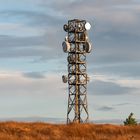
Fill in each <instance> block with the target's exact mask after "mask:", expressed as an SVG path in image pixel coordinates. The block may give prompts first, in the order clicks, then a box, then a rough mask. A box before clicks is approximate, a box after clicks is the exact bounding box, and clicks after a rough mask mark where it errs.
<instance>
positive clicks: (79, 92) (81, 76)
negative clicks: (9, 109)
mask: <svg viewBox="0 0 140 140" xmlns="http://www.w3.org/2000/svg"><path fill="white" fill-rule="evenodd" d="M90 27H91V25H90V24H89V23H88V22H86V20H79V19H73V20H69V21H68V24H65V25H64V26H63V29H64V31H66V32H67V36H66V37H65V41H64V42H63V43H62V47H63V51H64V52H65V53H68V57H67V61H68V75H63V76H62V80H63V82H64V83H68V109H67V123H68V124H69V123H71V122H75V123H84V122H87V121H88V119H89V114H88V105H87V82H88V81H89V77H88V75H87V73H86V53H90V52H91V44H90V43H89V40H88V35H87V30H89V29H90Z"/></svg>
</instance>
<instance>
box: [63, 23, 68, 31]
mask: <svg viewBox="0 0 140 140" xmlns="http://www.w3.org/2000/svg"><path fill="white" fill-rule="evenodd" d="M63 29H64V31H66V32H68V25H67V24H65V25H64V26H63Z"/></svg>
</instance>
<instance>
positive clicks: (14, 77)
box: [0, 71, 65, 96]
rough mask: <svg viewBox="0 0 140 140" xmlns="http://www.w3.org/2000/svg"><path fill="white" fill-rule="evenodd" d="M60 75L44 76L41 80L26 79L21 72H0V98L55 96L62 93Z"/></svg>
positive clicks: (62, 85)
mask: <svg viewBox="0 0 140 140" xmlns="http://www.w3.org/2000/svg"><path fill="white" fill-rule="evenodd" d="M64 87H65V85H64V84H63V83H62V81H61V75H57V74H45V76H44V77H42V78H28V77H27V76H24V74H23V73H21V72H3V71H1V72H0V90H1V93H0V94H1V96H3V95H7V96H15V95H20V94H21V95H25V96H27V95H32V96H34V95H40V96H41V95H42V96H54V95H55V96H57V95H59V94H62V93H63V92H64Z"/></svg>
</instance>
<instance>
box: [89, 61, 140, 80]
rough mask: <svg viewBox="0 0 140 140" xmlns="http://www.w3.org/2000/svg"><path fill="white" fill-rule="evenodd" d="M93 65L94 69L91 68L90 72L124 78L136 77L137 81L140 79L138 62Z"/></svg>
mask: <svg viewBox="0 0 140 140" xmlns="http://www.w3.org/2000/svg"><path fill="white" fill-rule="evenodd" d="M92 65H93V67H92V68H90V66H89V68H90V71H92V72H93V71H94V72H97V73H106V74H110V73H111V74H115V75H120V76H123V77H134V78H135V79H139V77H140V63H139V62H136V63H123V62H122V63H116V64H115V63H114V64H110V65H107V64H105V63H104V64H103V63H102V64H100V65H97V66H94V62H93V64H91V66H92Z"/></svg>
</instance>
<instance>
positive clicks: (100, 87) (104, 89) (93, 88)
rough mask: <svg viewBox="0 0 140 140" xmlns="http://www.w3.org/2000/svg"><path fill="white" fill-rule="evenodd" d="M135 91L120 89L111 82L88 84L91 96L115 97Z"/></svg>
mask: <svg viewBox="0 0 140 140" xmlns="http://www.w3.org/2000/svg"><path fill="white" fill-rule="evenodd" d="M136 91H137V89H136V88H130V87H121V86H120V85H118V84H115V83H112V82H103V81H99V80H95V81H93V82H91V83H90V84H89V93H90V94H92V95H99V96H100V95H101V96H102V95H104V96H110V95H112V96H116V95H123V94H126V95H128V94H133V93H135V92H136Z"/></svg>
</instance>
